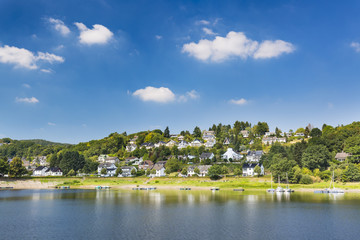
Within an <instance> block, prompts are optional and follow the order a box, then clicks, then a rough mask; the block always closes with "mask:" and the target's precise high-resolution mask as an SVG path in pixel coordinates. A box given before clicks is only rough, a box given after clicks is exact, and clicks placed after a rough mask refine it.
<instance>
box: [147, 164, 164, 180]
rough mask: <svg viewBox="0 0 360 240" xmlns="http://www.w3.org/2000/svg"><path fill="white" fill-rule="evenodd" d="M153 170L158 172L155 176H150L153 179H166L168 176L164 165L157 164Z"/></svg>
mask: <svg viewBox="0 0 360 240" xmlns="http://www.w3.org/2000/svg"><path fill="white" fill-rule="evenodd" d="M152 169H154V170H155V171H156V172H155V174H150V176H151V177H165V176H166V174H165V165H164V164H161V163H156V164H155V165H154V167H153V168H152ZM152 169H151V170H152Z"/></svg>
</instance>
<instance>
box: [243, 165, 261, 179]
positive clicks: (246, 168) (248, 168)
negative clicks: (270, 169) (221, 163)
mask: <svg viewBox="0 0 360 240" xmlns="http://www.w3.org/2000/svg"><path fill="white" fill-rule="evenodd" d="M258 165H259V164H258V163H244V165H243V176H244V177H247V176H251V177H252V176H255V175H257V173H255V172H254V169H255V167H256V166H258ZM260 169H261V173H260V175H264V166H263V165H260Z"/></svg>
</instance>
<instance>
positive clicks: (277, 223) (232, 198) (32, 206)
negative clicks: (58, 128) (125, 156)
mask: <svg viewBox="0 0 360 240" xmlns="http://www.w3.org/2000/svg"><path fill="white" fill-rule="evenodd" d="M0 216H1V225H0V239H326V240H328V239H359V236H360V226H359V224H360V194H345V195H340V196H333V195H325V194H313V193H293V194H291V195H290V194H281V195H277V194H269V193H265V192H262V191H259V192H247V191H245V192H232V191H219V192H211V191H187V192H185V191H158V190H156V191H117V190H98V191H95V190H6V191H0Z"/></svg>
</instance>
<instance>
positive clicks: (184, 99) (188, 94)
mask: <svg viewBox="0 0 360 240" xmlns="http://www.w3.org/2000/svg"><path fill="white" fill-rule="evenodd" d="M199 97H200V95H199V93H198V92H197V91H195V90H191V91H189V92H186V93H185V94H184V95H180V96H179V97H178V101H179V102H187V101H188V100H189V99H197V98H199Z"/></svg>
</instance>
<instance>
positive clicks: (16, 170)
mask: <svg viewBox="0 0 360 240" xmlns="http://www.w3.org/2000/svg"><path fill="white" fill-rule="evenodd" d="M26 173H27V171H26V168H25V167H24V166H23V165H22V161H21V159H20V158H18V157H14V158H13V160H12V161H11V162H10V168H9V176H10V177H21V176H22V175H24V174H26Z"/></svg>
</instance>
